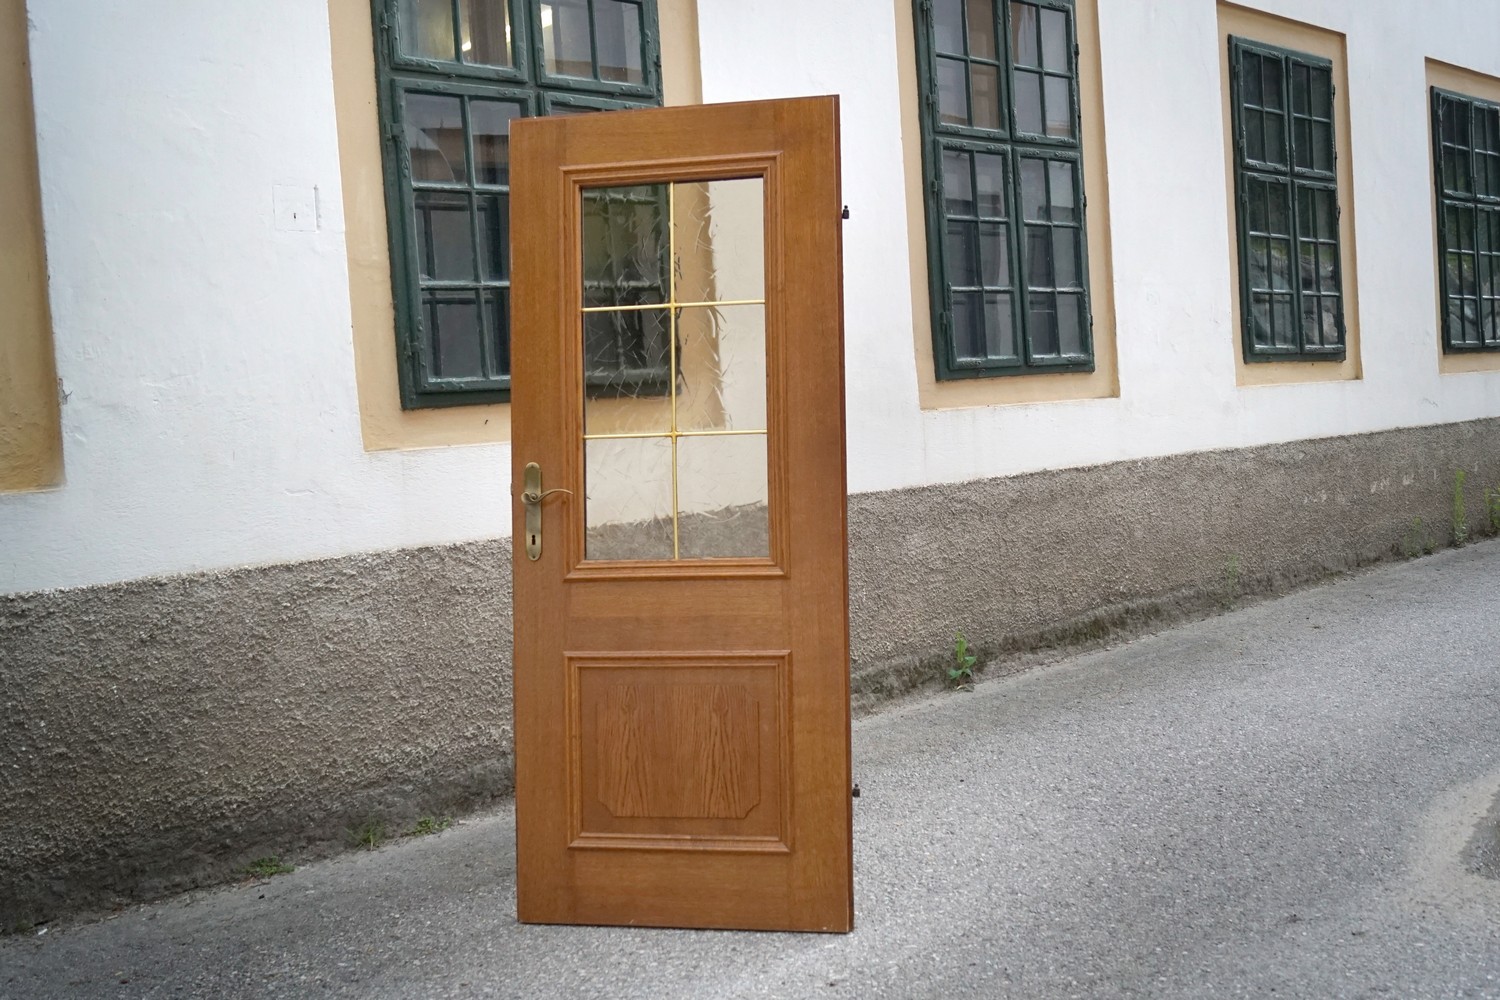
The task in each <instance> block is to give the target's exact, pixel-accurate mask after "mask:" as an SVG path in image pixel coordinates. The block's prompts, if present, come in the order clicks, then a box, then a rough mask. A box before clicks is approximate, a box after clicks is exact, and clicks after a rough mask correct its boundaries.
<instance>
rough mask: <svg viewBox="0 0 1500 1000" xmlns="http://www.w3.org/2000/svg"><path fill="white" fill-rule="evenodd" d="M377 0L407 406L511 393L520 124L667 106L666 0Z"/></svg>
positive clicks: (481, 399) (398, 334) (381, 94)
mask: <svg viewBox="0 0 1500 1000" xmlns="http://www.w3.org/2000/svg"><path fill="white" fill-rule="evenodd" d="M373 2H374V14H375V23H376V26H377V31H376V67H377V73H378V78H379V79H378V84H379V88H378V89H379V98H380V113H381V117H382V120H383V122H384V135H385V150H384V153H385V156H384V160H385V175H386V191H387V199H386V200H387V212H388V217H389V220H390V230H391V272H392V283H393V290H394V293H395V305H396V341H397V350H398V357H399V360H400V364H399V366H398V367H399V369H400V373H401V400H402V405H403V406H405V407H408V408H413V407H423V406H444V405H453V404H464V403H482V402H495V401H499V400H504V399H506V398H508V396H509V391H510V253H511V234H510V231H509V217H510V166H509V142H510V140H509V136H510V123H511V122H512V121H514V120H515V119H516V118H522V117H527V116H533V115H551V114H576V113H581V112H594V111H607V110H611V109H615V108H626V107H641V106H651V105H658V104H660V103H661V82H660V68H659V65H658V59H657V42H656V38H657V32H656V9H655V4H654V3H653V2H651V0H373ZM627 346H628V345H627ZM626 356H632V355H630V352H629V351H624V352H623V353H621V354H620V357H621V358H624V357H626ZM601 364H607V362H604V361H601ZM620 364H621V365H623V364H625V362H624V361H623V360H622V361H621V362H620Z"/></svg>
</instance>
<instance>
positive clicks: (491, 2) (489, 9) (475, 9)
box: [458, 0, 511, 66]
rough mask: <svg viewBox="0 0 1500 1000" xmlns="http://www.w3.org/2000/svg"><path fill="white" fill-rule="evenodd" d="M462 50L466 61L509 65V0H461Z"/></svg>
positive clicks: (459, 5) (460, 46) (490, 64)
mask: <svg viewBox="0 0 1500 1000" xmlns="http://www.w3.org/2000/svg"><path fill="white" fill-rule="evenodd" d="M458 25H459V37H460V43H459V51H461V52H462V53H463V60H464V62H470V63H482V64H484V65H486V66H509V65H511V58H510V3H509V0H459V4H458Z"/></svg>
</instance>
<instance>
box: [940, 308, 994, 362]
mask: <svg viewBox="0 0 1500 1000" xmlns="http://www.w3.org/2000/svg"><path fill="white" fill-rule="evenodd" d="M949 303H950V305H949V315H950V316H951V317H952V322H953V354H954V357H956V358H958V359H959V360H965V359H970V360H973V359H980V360H982V359H983V358H984V357H985V355H986V349H985V336H984V312H983V307H982V304H981V300H980V296H979V295H978V293H967V292H959V293H956V294H954V295H953V296H952V297H951V298H950V299H949Z"/></svg>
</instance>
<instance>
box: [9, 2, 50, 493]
mask: <svg viewBox="0 0 1500 1000" xmlns="http://www.w3.org/2000/svg"><path fill="white" fill-rule="evenodd" d="M0 233H3V234H5V235H4V237H3V238H0V302H3V303H4V304H5V318H4V321H3V322H0V493H10V492H18V491H22V490H37V489H46V488H48V487H51V486H57V485H58V484H60V483H61V482H62V476H63V444H62V425H61V413H60V408H59V406H58V388H57V363H56V360H55V357H54V355H53V346H52V315H51V310H50V308H49V305H48V302H47V259H46V249H45V245H44V235H43V229H42V204H41V182H40V176H39V174H38V171H37V156H36V121H35V116H34V113H33V108H32V99H31V60H30V56H29V43H28V40H27V24H26V5H25V4H22V3H7V4H0Z"/></svg>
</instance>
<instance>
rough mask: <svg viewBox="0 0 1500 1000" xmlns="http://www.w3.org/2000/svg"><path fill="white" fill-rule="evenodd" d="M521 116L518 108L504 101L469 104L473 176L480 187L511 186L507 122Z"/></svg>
mask: <svg viewBox="0 0 1500 1000" xmlns="http://www.w3.org/2000/svg"><path fill="white" fill-rule="evenodd" d="M519 117H521V108H520V106H519V105H516V104H510V103H508V102H504V101H481V100H471V101H470V102H469V127H470V128H471V129H472V130H473V132H474V174H475V178H474V179H475V181H476V182H477V183H479V184H496V185H508V184H509V183H510V123H511V119H513V118H519Z"/></svg>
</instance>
